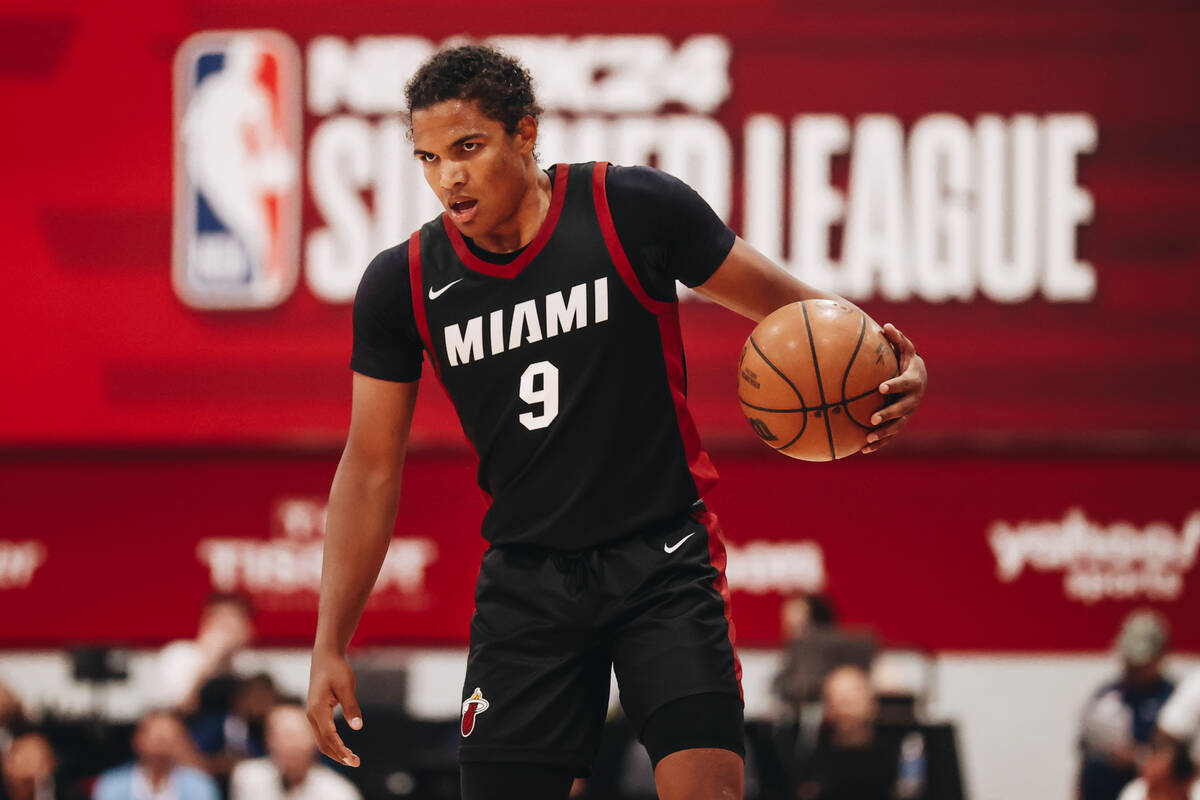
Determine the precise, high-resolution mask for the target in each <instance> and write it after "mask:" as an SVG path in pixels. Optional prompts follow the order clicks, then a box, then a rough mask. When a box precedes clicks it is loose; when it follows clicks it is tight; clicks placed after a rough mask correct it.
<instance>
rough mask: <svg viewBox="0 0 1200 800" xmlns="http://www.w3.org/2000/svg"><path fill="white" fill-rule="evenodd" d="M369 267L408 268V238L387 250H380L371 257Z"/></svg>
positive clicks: (381, 268)
mask: <svg viewBox="0 0 1200 800" xmlns="http://www.w3.org/2000/svg"><path fill="white" fill-rule="evenodd" d="M367 269H368V270H371V269H376V270H389V269H408V239H405V240H404V241H403V242H400V244H397V245H392V246H391V247H389V248H387V249H386V250H380V251H379V252H378V253H376V254H375V257H374V258H373V259H371V263H370V264H368V265H367Z"/></svg>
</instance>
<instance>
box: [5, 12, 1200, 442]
mask: <svg viewBox="0 0 1200 800" xmlns="http://www.w3.org/2000/svg"><path fill="white" fill-rule="evenodd" d="M860 6H861V4H853V3H852V4H850V5H846V4H834V5H830V4H816V5H806V4H799V3H787V2H785V3H778V2H770V3H768V2H762V1H759V0H752V2H749V3H746V2H741V3H737V4H736V5H733V4H725V3H708V4H695V3H692V2H683V1H682V0H676V1H675V2H661V3H657V4H655V5H654V6H653V7H652V8H647V7H645V6H644V4H641V3H632V2H630V3H628V4H626V5H624V6H622V4H620V3H618V4H616V5H613V4H606V5H605V6H604V8H603V10H601V9H600V8H599V7H597V9H596V10H595V11H593V10H590V9H586V8H582V7H579V8H577V7H574V6H571V7H568V6H561V7H560V6H553V5H546V4H544V3H530V4H527V3H524V2H516V3H513V2H509V3H504V4H494V5H493V4H476V5H474V6H472V12H471V14H470V15H469V19H467V18H464V17H463V16H462V15H458V14H447V13H445V12H444V11H443V10H441V9H440V8H435V7H432V6H421V5H413V4H410V3H391V4H368V5H362V6H355V7H344V6H342V5H339V4H329V3H317V2H296V3H290V4H288V6H287V8H286V10H285V9H283V8H282V7H280V6H277V5H274V4H261V5H257V6H255V5H253V4H244V3H223V2H215V1H214V2H197V3H190V4H187V5H179V4H171V3H159V4H146V5H137V6H136V7H135V8H136V13H128V14H125V13H121V14H118V13H116V12H114V11H113V10H112V9H110V8H109V7H102V6H100V5H97V4H86V3H80V2H64V3H57V4H54V5H53V6H52V7H51V6H46V5H44V4H41V3H33V2H31V0H21V1H19V2H15V3H9V4H7V5H6V7H5V10H4V11H3V12H0V30H2V31H3V32H4V44H5V46H4V56H3V58H2V59H0V93H2V95H3V100H4V104H5V107H7V108H10V109H16V110H19V114H18V116H17V117H14V120H16V121H14V123H13V124H10V125H5V126H4V128H3V130H2V131H0V153H2V154H3V155H0V159H3V160H2V161H0V174H2V177H3V179H4V182H5V192H4V193H3V196H2V197H0V215H2V216H3V218H4V220H5V231H6V232H5V264H6V266H5V268H4V279H5V287H4V291H2V292H0V337H3V339H4V341H5V342H6V343H7V344H8V347H7V348H6V355H5V371H6V374H7V375H9V376H10V378H11V380H9V381H6V386H5V391H4V393H3V401H2V402H3V407H4V413H3V414H0V442H6V443H9V444H18V445H22V446H29V447H37V446H41V445H45V444H54V445H72V444H89V445H91V444H118V445H129V444H133V445H144V444H164V443H165V444H178V443H184V444H188V443H228V442H233V443H240V444H253V443H263V442H275V443H278V442H289V443H295V442H302V443H309V444H320V445H329V444H331V443H334V442H337V441H338V440H340V438H341V437H342V435H343V432H344V429H345V424H346V419H347V413H348V411H347V409H348V395H349V383H350V381H349V375H348V372H347V366H346V365H347V361H348V354H349V348H350V310H349V305H348V304H349V301H350V299H351V296H352V294H353V290H354V286H355V285H356V282H357V277H358V275H359V274H360V273H361V270H362V269H363V267H364V266H365V264H366V261H367V260H368V259H369V258H370V256H371V255H372V254H373V253H374V252H375V251H377V250H378V249H381V248H383V247H386V246H389V245H391V244H393V243H395V242H398V241H400V240H402V239H403V238H404V237H405V236H406V235H407V234H408V232H409V231H410V230H411V229H412V228H413V227H414V226H415V225H417V224H419V223H420V222H421V221H422V220H423V219H426V218H428V216H429V215H430V214H431V212H432V210H435V209H431V208H430V206H429V203H430V201H431V198H430V197H429V196H428V195H429V192H428V190H427V189H426V188H425V187H424V186H423V185H422V183H421V178H420V175H419V171H418V170H417V168H416V167H415V165H414V164H413V163H412V159H411V156H410V155H408V154H406V152H405V151H406V148H407V147H408V145H407V143H406V141H405V140H404V125H403V122H402V120H400V119H399V118H398V117H397V116H396V115H395V114H394V111H395V110H396V109H397V108H398V107H399V106H400V105H402V93H401V90H402V87H403V83H404V81H405V79H406V78H407V76H408V75H409V74H411V72H412V69H413V67H414V66H415V64H416V63H419V60H420V59H421V58H422V57H424V55H425V54H427V53H428V52H429V51H430V50H431V49H432V48H433V47H435V46H436V45H438V44H439V43H441V42H443V41H446V40H447V39H448V38H449V37H452V36H456V35H460V34H466V35H468V36H472V37H476V38H488V37H499V38H498V41H500V43H501V44H504V45H505V46H506V47H508V48H509V49H510V50H512V51H513V52H516V53H518V54H519V55H521V56H522V57H523V58H524V59H525V60H526V61H527V62H528V63H529V64H530V65H531V67H532V68H533V70H534V73H535V77H537V79H538V81H539V88H540V90H541V92H542V96H543V102H544V104H545V105H546V106H547V109H548V111H547V117H546V119H545V120H544V122H543V126H542V133H543V143H542V151H543V157H544V160H545V161H547V162H549V161H551V160H554V159H556V158H560V157H562V158H573V159H579V160H587V159H593V158H608V159H612V160H615V161H618V162H625V163H630V162H636V161H645V162H652V163H655V164H658V165H659V166H662V167H664V168H666V169H668V170H671V171H674V172H677V173H679V174H680V175H681V176H683V177H685V178H686V179H688V180H689V181H690V182H691V183H693V184H694V185H696V186H697V188H698V189H700V190H701V191H702V193H704V194H705V196H706V197H707V198H708V199H709V201H710V202H711V203H712V204H713V205H714V207H716V208H717V209H718V210H719V211H720V212H721V213H722V214H723V215H724V216H725V217H726V218H727V219H728V220H729V222H730V223H731V224H732V225H733V226H734V227H735V229H737V230H738V232H739V233H741V234H742V235H744V236H745V237H746V238H747V239H748V240H749V241H750V242H751V243H752V244H755V245H756V246H758V247H760V248H761V249H763V250H764V251H766V252H768V253H769V254H771V255H772V256H774V257H776V258H777V259H778V260H780V261H781V262H782V263H784V264H785V265H787V266H788V267H789V268H790V269H793V270H795V271H796V272H797V273H798V274H800V275H801V276H803V277H805V278H807V279H809V280H811V281H813V282H814V283H818V284H820V285H823V286H827V287H830V288H834V289H836V290H838V291H842V292H845V293H846V294H847V295H849V296H851V297H852V298H854V299H856V300H858V301H860V302H861V303H862V304H863V306H864V307H865V308H866V309H867V310H868V312H870V313H871V314H872V315H874V316H875V317H876V318H877V319H878V320H880V321H885V320H891V321H894V322H896V323H898V324H899V325H900V327H901V328H902V329H904V330H905V331H906V332H907V333H908V334H910V335H911V336H912V338H913V339H914V340H915V341H916V342H917V343H918V345H919V347H920V348H921V350H922V352H923V353H924V354H925V355H926V357H927V360H928V362H929V365H930V370H931V374H932V376H933V378H932V384H931V385H932V387H933V390H932V391H931V393H930V395H929V398H928V400H927V402H926V405H925V408H924V409H923V410H922V413H921V415H920V417H919V419H918V421H917V424H916V425H915V426H914V430H913V431H912V433H911V436H910V439H911V440H919V439H920V438H921V437H943V438H945V437H952V438H960V439H965V438H970V437H972V436H999V437H1001V438H1011V437H1014V436H1017V437H1034V438H1038V437H1040V440H1041V441H1046V438H1045V437H1060V438H1061V437H1062V436H1063V435H1075V436H1078V437H1082V438H1085V439H1087V440H1090V441H1105V440H1106V437H1107V439H1112V438H1113V437H1120V436H1125V435H1127V434H1128V433H1130V432H1133V433H1137V434H1150V435H1151V436H1157V437H1158V438H1159V440H1166V441H1168V442H1179V441H1184V440H1187V441H1195V438H1196V435H1197V433H1198V430H1200V428H1198V424H1200V423H1197V420H1196V415H1195V413H1194V412H1195V409H1196V408H1197V407H1200V327H1198V326H1197V325H1196V309H1197V306H1198V302H1200V270H1197V268H1196V267H1197V253H1198V244H1197V242H1198V240H1197V237H1198V235H1200V234H1198V233H1197V231H1198V230H1200V227H1198V226H1197V225H1196V219H1197V211H1198V210H1200V206H1198V203H1200V201H1198V199H1197V197H1198V195H1197V193H1196V192H1195V186H1196V182H1197V178H1198V177H1200V173H1198V170H1200V162H1198V161H1197V157H1196V154H1197V150H1196V148H1195V146H1194V144H1195V140H1196V132H1197V129H1198V126H1200V106H1197V104H1196V103H1192V102H1185V101H1184V100H1183V98H1186V97H1193V96H1196V94H1197V89H1198V88H1200V87H1197V86H1196V83H1197V81H1198V80H1200V77H1198V76H1200V51H1198V50H1197V48H1196V47H1195V42H1196V39H1197V35H1198V34H1200V29H1198V28H1197V18H1196V16H1195V15H1194V14H1193V13H1191V12H1190V11H1188V10H1184V9H1181V8H1180V7H1179V6H1178V5H1177V4H1173V3H1154V2H1151V3H1142V4H1140V5H1139V6H1138V9H1137V11H1136V12H1129V11H1124V10H1112V9H1110V8H1107V7H1095V6H1092V5H1089V6H1087V7H1086V8H1083V7H1081V6H1079V4H1077V3H1073V2H1066V1H1065V0H1063V1H1062V2H1059V1H1057V0H1056V1H1055V2H1049V3H1044V2H1043V3H1018V4H1017V5H1016V6H1013V5H1012V4H1004V5H1003V6H996V7H995V8H993V9H990V10H989V9H987V8H985V7H983V6H979V5H975V6H965V7H964V6H962V5H961V4H956V3H950V2H943V1H942V0H937V1H936V2H932V3H922V4H920V6H919V7H917V8H912V9H908V10H903V9H899V8H893V7H889V9H890V10H888V11H886V12H882V13H877V12H876V10H875V9H872V12H871V13H869V14H867V13H863V8H862V7H860ZM622 9H624V10H622ZM118 18H119V19H120V21H119V22H118V21H117V20H118ZM268 29H269V30H270V31H273V32H272V33H269V34H266V33H261V32H262V31H264V30H268ZM214 31H221V32H224V33H213V32H214ZM230 31H232V32H233V33H229V32H230ZM239 31H240V32H243V33H244V35H242V34H238V33H237V32H239ZM255 32H258V33H255ZM247 54H249V55H247ZM246 59H249V61H247V60H246ZM240 63H249V64H251V66H252V67H253V69H251V70H250V71H249V72H246V73H245V76H248V77H245V76H244V78H242V79H239V78H238V75H240V74H242V73H238V72H237V65H238V64H240ZM239 80H241V82H240V83H239V82H238V81H239ZM1188 87H1191V88H1190V89H1189V88H1188ZM219 91H223V92H226V93H227V94H228V93H230V92H232V93H233V95H237V96H240V97H243V98H250V100H252V101H253V102H258V103H260V105H261V104H265V105H262V108H261V109H260V111H259V112H255V113H259V114H260V116H252V115H251V112H250V111H246V112H244V113H245V114H247V115H251V116H245V117H244V118H243V117H236V116H229V114H232V113H233V112H224V111H212V109H213V108H224V107H223V106H220V104H219V103H216V101H213V103H215V105H214V104H213V103H210V104H208V105H206V104H205V103H206V102H207V101H206V100H205V99H204V98H209V99H211V98H213V97H218V96H219ZM239 92H240V93H241V94H240V95H238V93H239ZM233 95H229V96H233ZM255 98H257V99H255ZM248 102H250V101H248ZM251 106H253V103H251ZM254 107H256V106H254ZM264 109H265V110H264ZM223 114H224V116H223ZM237 125H250V126H254V125H258V126H260V127H259V128H255V129H254V130H255V131H258V132H261V133H262V134H263V136H262V137H260V138H261V139H262V141H259V142H258V144H257V145H255V147H256V148H257V149H254V148H250V145H246V144H244V140H249V139H253V138H254V137H246V136H242V137H240V138H239V137H237V136H233V133H235V132H236V131H238V130H241V129H239V128H237ZM238 142H243V144H238ZM264 142H265V143H264ZM222 148H225V149H222ZM229 148H232V149H229ZM238 148H243V149H241V150H239V149H238ZM245 148H250V149H245ZM239 159H240V160H239ZM214 165H215V166H214ZM214 176H215V177H214ZM247 176H254V180H257V181H258V183H247V182H246V181H248V180H250V178H249V177H247ZM239 198H240V200H244V201H248V202H249V203H250V207H251V208H252V211H249V212H246V213H245V215H243V216H239V212H236V211H235V210H234V208H235V207H236V206H237V205H238V202H237V201H238V200H239ZM256 203H257V205H255V204H256ZM254 208H257V209H259V210H260V211H261V214H263V215H265V216H262V217H261V218H259V217H256V216H255V214H256V213H259V212H254V211H253V209H254ZM263 209H265V210H263ZM256 259H257V260H256ZM243 267H245V272H244V274H243V272H242V271H240V270H242V268H243ZM684 328H685V335H686V338H687V347H688V352H689V366H690V367H691V376H692V380H691V393H692V403H693V405H694V407H695V409H696V411H697V416H698V419H699V421H700V423H701V428H702V431H703V432H705V433H706V434H707V435H708V437H709V439H710V440H712V439H736V440H739V441H747V440H749V437H750V433H749V431H748V430H747V429H746V428H745V424H744V421H743V420H742V419H741V417H740V414H739V413H738V411H737V405H736V403H735V402H734V399H733V393H732V391H731V389H732V386H733V375H734V363H735V360H736V358H737V354H738V352H739V349H740V346H741V343H742V341H743V340H744V338H745V336H746V334H747V332H748V330H749V325H748V324H747V323H746V322H745V321H744V320H741V319H739V318H737V317H735V316H734V315H732V314H730V313H727V312H724V311H722V310H720V309H716V308H712V307H709V306H706V305H704V304H702V303H700V302H693V301H689V302H688V303H687V308H686V309H685V312H684ZM16 376H19V377H16ZM424 395H425V398H424V400H423V401H422V409H421V412H420V413H419V415H418V419H417V430H416V441H417V442H418V443H449V442H454V443H459V442H460V441H461V440H460V435H459V434H458V432H457V426H456V424H455V421H454V418H453V414H452V411H451V410H450V409H449V408H448V406H447V404H446V403H445V400H444V397H443V396H442V395H441V393H440V392H439V391H436V390H434V391H426V392H425V393H424Z"/></svg>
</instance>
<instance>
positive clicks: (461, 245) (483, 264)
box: [442, 164, 571, 278]
mask: <svg viewBox="0 0 1200 800" xmlns="http://www.w3.org/2000/svg"><path fill="white" fill-rule="evenodd" d="M570 171H571V170H570V167H569V166H568V165H566V164H555V165H554V190H553V191H552V192H551V194H550V209H549V211H547V212H546V218H545V219H544V220H542V227H540V228H538V232H537V235H536V236H534V237H533V241H532V242H530V243H529V246H528V247H526V248H525V250H524V252H522V253H521V255H519V256H517V257H516V258H515V259H513V260H512V261H510V262H509V263H507V264H490V263H488V262H487V261H484V260H483V259H482V258H480V257H479V256H477V255H475V254H474V253H472V252H471V248H470V247H468V246H467V243H466V242H465V241H464V240H463V235H462V231H460V230H459V229H458V226H457V225H455V224H454V223H453V222H452V221H451V220H450V215H449V214H447V213H445V212H443V213H442V225H443V226H444V227H445V228H446V235H447V236H449V237H450V244H452V245H453V246H454V252H455V253H456V254H457V255H458V258H459V260H460V261H462V262H463V264H464V265H465V266H466V267H467V268H468V269H472V270H474V271H475V272H482V273H483V274H484V275H490V276H492V277H493V278H515V277H516V276H517V275H518V274H519V273H520V272H521V270H523V269H525V266H526V265H527V264H529V262H530V261H532V260H533V259H534V257H535V256H537V254H538V253H539V252H541V249H542V248H543V247H545V246H546V242H548V241H550V235H551V234H553V233H554V226H555V225H557V224H558V218H559V216H560V215H561V214H562V209H563V201H564V200H566V197H567V178H568V176H569V173H570Z"/></svg>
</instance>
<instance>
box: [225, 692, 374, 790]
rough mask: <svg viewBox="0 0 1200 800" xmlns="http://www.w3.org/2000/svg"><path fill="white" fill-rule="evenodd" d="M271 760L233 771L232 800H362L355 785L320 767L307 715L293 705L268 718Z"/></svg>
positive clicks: (259, 760) (281, 707) (254, 761)
mask: <svg viewBox="0 0 1200 800" xmlns="http://www.w3.org/2000/svg"><path fill="white" fill-rule="evenodd" d="M267 751H268V752H269V753H270V757H268V758H255V759H251V760H249V761H243V762H242V763H240V764H238V765H237V766H236V767H235V768H234V770H233V780H232V782H231V790H230V795H229V796H230V800H362V796H361V795H360V794H359V792H358V789H356V788H355V787H354V784H352V783H350V781H348V780H346V779H345V778H343V777H342V776H341V775H339V774H337V773H336V772H334V771H333V770H331V769H329V767H326V766H324V765H322V764H318V763H317V747H316V745H315V744H314V743H313V736H312V728H310V727H309V724H308V718H307V717H306V716H305V711H304V709H303V708H301V707H300V706H299V705H293V704H291V703H287V704H283V705H279V706H276V707H275V708H274V709H273V710H272V711H271V713H270V715H268V716H267Z"/></svg>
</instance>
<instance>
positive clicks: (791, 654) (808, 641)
mask: <svg viewBox="0 0 1200 800" xmlns="http://www.w3.org/2000/svg"><path fill="white" fill-rule="evenodd" d="M836 622H837V615H836V613H835V612H834V609H833V606H832V604H831V603H830V602H829V599H828V598H826V597H824V596H823V595H816V594H813V595H809V594H795V595H792V596H791V597H789V598H788V599H787V600H785V601H784V603H783V606H782V607H781V608H780V633H781V635H782V636H783V640H784V643H785V646H786V647H787V650H786V652H785V654H784V658H783V666H782V667H781V668H780V670H779V674H777V675H776V676H775V680H774V683H773V687H774V689H775V694H776V695H777V696H778V697H779V699H780V700H782V701H783V703H784V707H785V708H786V709H789V710H790V711H792V712H794V713H795V715H796V716H797V717H799V716H802V714H801V711H802V709H801V708H800V707H801V706H802V705H803V704H805V703H810V702H815V701H817V700H819V699H820V697H821V687H822V686H823V685H824V683H825V679H826V678H827V677H828V676H829V674H830V673H831V672H832V671H833V670H834V669H836V668H837V667H840V666H843V665H846V664H853V665H855V666H858V667H862V668H863V669H864V670H865V669H868V668H869V667H870V665H871V661H872V660H873V659H874V657H875V650H876V645H875V640H874V637H873V636H871V635H870V634H869V633H865V632H862V631H858V632H856V631H847V630H844V629H840V628H838V627H837V625H836Z"/></svg>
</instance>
